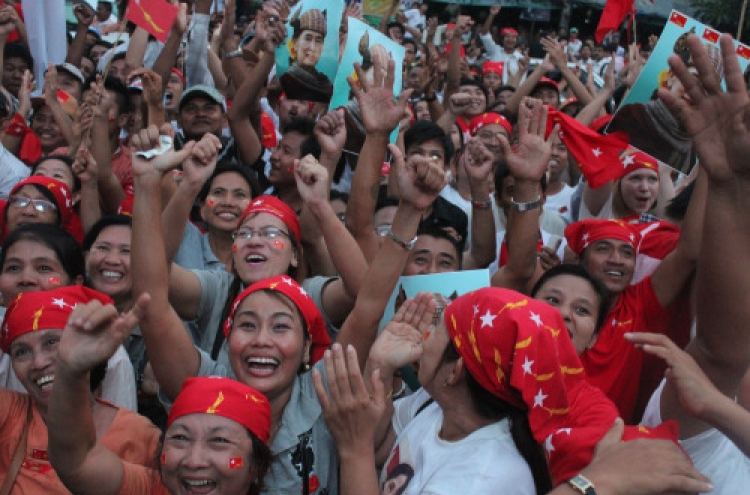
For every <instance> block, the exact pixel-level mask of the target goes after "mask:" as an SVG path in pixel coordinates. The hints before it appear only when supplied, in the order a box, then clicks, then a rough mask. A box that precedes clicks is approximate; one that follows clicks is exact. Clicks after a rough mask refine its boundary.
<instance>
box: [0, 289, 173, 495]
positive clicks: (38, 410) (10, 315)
mask: <svg viewBox="0 0 750 495" xmlns="http://www.w3.org/2000/svg"><path fill="white" fill-rule="evenodd" d="M90 301H97V303H96V304H100V305H101V303H107V302H109V301H110V300H109V298H108V297H107V296H106V295H104V294H101V293H98V292H96V291H93V290H91V289H87V288H85V287H82V286H78V285H74V286H69V287H62V288H59V289H56V290H50V291H39V292H28V293H24V294H19V295H18V296H17V297H16V298H14V299H13V301H12V302H11V304H10V305H9V307H8V310H7V313H6V315H5V320H4V321H3V325H2V332H1V333H0V346H1V347H2V349H3V351H4V352H7V353H9V355H10V359H11V364H12V366H13V369H14V371H15V373H16V375H17V376H18V378H19V380H20V381H21V383H22V384H23V386H24V387H25V389H26V392H27V393H26V394H23V393H18V392H11V391H9V390H6V389H0V437H2V438H3V442H4V443H5V444H6V445H7V446H9V447H8V452H12V451H11V450H10V449H12V448H16V446H19V445H23V446H24V447H25V449H24V455H23V457H22V459H23V463H24V465H25V466H26V469H21V470H20V471H18V472H16V473H14V472H13V471H12V469H11V459H12V457H13V456H12V455H6V456H3V457H2V460H0V476H1V477H15V480H14V482H13V484H12V485H11V486H12V487H13V492H14V493H31V494H42V493H47V494H60V495H62V494H67V493H69V492H68V491H67V490H66V488H65V487H64V486H63V484H62V482H61V481H60V479H59V478H58V476H57V474H56V472H55V471H54V470H53V469H52V466H51V465H50V463H49V461H48V460H47V436H48V431H47V421H48V419H49V414H48V408H49V400H50V394H51V393H52V390H53V389H54V388H55V387H56V378H57V372H58V362H57V353H58V350H59V347H60V340H61V337H62V335H63V334H64V330H63V329H64V328H66V322H67V321H68V317H69V316H70V314H71V313H72V311H73V308H74V306H76V305H77V304H85V303H88V302H90ZM105 367H106V360H105V361H104V362H102V363H100V364H99V365H98V366H97V367H96V369H95V370H94V372H93V373H92V374H91V377H90V378H89V379H87V380H86V382H85V383H84V388H83V391H84V393H85V395H84V398H83V400H82V401H81V406H82V407H84V408H87V414H88V416H89V417H91V418H93V421H95V422H96V424H97V425H98V426H99V428H98V429H97V433H96V436H97V437H98V439H99V440H100V441H101V443H102V445H105V446H106V448H107V449H109V451H111V452H113V453H114V454H113V455H118V456H122V458H123V459H125V460H127V461H129V462H133V463H135V464H140V465H144V466H152V467H154V466H155V464H156V449H157V446H158V443H159V431H158V429H156V428H155V427H154V426H153V425H151V424H150V422H148V420H146V419H145V418H142V417H141V416H138V415H136V414H134V413H132V412H130V411H127V410H125V409H118V408H116V407H114V406H112V405H111V404H108V403H105V402H102V401H99V400H95V399H94V398H93V395H92V394H91V390H93V389H95V388H96V387H97V386H98V385H99V383H100V382H101V380H102V378H103V376H104V374H103V369H104V368H105ZM22 440H23V442H25V444H24V443H22ZM11 479H12V478H11Z"/></svg>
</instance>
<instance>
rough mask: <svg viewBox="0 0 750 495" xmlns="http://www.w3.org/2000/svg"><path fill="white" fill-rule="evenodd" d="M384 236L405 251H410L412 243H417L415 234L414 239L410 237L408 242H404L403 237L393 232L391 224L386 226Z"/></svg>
mask: <svg viewBox="0 0 750 495" xmlns="http://www.w3.org/2000/svg"><path fill="white" fill-rule="evenodd" d="M386 236H388V238H389V239H390V240H392V241H393V242H395V243H396V244H398V245H399V246H401V247H402V248H403V249H404V250H406V251H411V250H412V248H413V247H414V244H416V243H417V236H414V239H412V240H411V241H409V242H406V241H404V240H403V239H401V238H400V237H399V236H397V235H396V233H395V232H393V226H391V227H388V232H386Z"/></svg>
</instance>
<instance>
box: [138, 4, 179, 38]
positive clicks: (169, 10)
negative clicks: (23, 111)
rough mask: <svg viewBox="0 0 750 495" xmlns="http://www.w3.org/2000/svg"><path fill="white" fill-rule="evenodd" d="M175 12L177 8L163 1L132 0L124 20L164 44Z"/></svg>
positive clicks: (175, 14)
mask: <svg viewBox="0 0 750 495" xmlns="http://www.w3.org/2000/svg"><path fill="white" fill-rule="evenodd" d="M177 10H178V7H177V6H175V5H172V4H171V3H169V2H166V1H164V0H132V1H131V2H130V4H129V5H128V10H127V11H126V12H125V18H126V19H127V20H129V21H131V22H132V23H133V24H135V25H136V26H138V27H142V28H143V29H145V30H146V31H148V32H149V33H150V34H152V35H153V36H154V37H155V38H156V39H157V40H159V41H161V42H165V41H167V37H168V36H169V31H170V30H171V29H172V24H174V20H175V18H176V17H177Z"/></svg>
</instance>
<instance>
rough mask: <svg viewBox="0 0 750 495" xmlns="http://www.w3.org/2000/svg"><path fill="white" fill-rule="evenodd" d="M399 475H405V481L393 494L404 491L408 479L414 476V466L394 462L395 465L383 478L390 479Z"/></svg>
mask: <svg viewBox="0 0 750 495" xmlns="http://www.w3.org/2000/svg"><path fill="white" fill-rule="evenodd" d="M401 475H403V476H406V480H407V481H406V483H404V485H403V486H402V487H400V488H399V489H398V491H397V492H396V493H395V495H401V494H402V493H404V492H405V491H406V488H407V487H408V485H409V481H411V479H412V478H413V477H414V468H413V467H411V466H410V465H408V464H406V463H403V462H402V463H401V464H396V467H395V468H393V470H392V471H391V472H389V473H388V477H387V478H386V479H385V480H386V481H388V480H392V479H394V478H396V477H398V476H401Z"/></svg>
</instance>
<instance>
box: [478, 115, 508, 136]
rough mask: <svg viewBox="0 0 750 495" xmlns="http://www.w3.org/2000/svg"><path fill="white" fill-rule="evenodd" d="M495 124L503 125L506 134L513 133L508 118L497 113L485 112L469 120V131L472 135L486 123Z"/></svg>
mask: <svg viewBox="0 0 750 495" xmlns="http://www.w3.org/2000/svg"><path fill="white" fill-rule="evenodd" d="M492 124H497V125H500V126H502V127H503V129H505V130H506V131H507V132H508V136H510V135H511V134H513V126H512V125H510V122H508V119H506V118H505V117H503V116H502V115H500V114H499V113H493V112H487V113H483V114H482V115H477V116H476V117H474V118H473V119H471V122H469V132H471V135H472V136H474V135H475V134H476V133H477V132H478V131H479V129H481V128H482V127H484V126H486V125H492Z"/></svg>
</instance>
